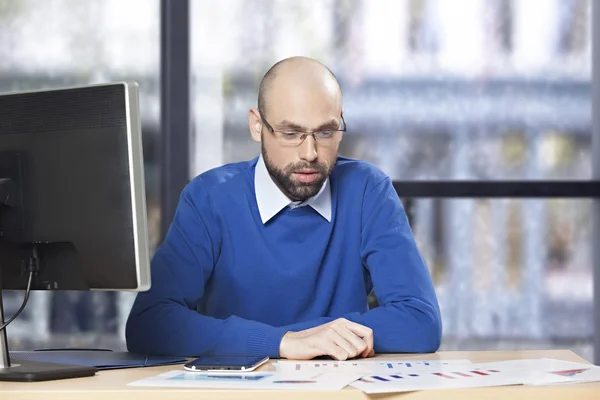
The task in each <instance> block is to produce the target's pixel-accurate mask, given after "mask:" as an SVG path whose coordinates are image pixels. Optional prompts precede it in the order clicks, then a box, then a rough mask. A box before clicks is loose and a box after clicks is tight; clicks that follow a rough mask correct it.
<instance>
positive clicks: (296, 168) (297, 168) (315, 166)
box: [286, 163, 327, 174]
mask: <svg viewBox="0 0 600 400" xmlns="http://www.w3.org/2000/svg"><path fill="white" fill-rule="evenodd" d="M303 169H314V170H315V171H318V172H321V173H323V174H324V173H326V172H327V166H326V165H324V164H321V163H314V164H307V163H296V164H291V165H288V166H287V168H286V170H287V171H288V173H291V172H296V171H300V170H303Z"/></svg>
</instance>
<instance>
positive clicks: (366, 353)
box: [360, 348, 375, 358]
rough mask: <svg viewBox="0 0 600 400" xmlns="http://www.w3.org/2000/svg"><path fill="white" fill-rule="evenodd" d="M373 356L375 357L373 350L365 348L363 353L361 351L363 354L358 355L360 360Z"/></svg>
mask: <svg viewBox="0 0 600 400" xmlns="http://www.w3.org/2000/svg"><path fill="white" fill-rule="evenodd" d="M374 355H375V350H373V349H371V350H369V349H368V348H367V349H365V351H363V352H362V353H361V354H360V357H361V358H368V357H373V356H374Z"/></svg>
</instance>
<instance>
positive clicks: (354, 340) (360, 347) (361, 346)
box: [334, 326, 369, 357]
mask: <svg viewBox="0 0 600 400" xmlns="http://www.w3.org/2000/svg"><path fill="white" fill-rule="evenodd" d="M334 329H335V331H336V332H337V333H338V334H339V335H340V336H341V337H343V338H344V339H346V340H347V341H348V342H350V344H352V347H354V348H355V349H356V353H355V354H354V355H352V357H356V356H358V355H359V354H362V353H363V352H365V351H367V354H368V351H369V345H368V344H367V342H365V341H364V340H363V339H362V338H360V337H358V336H357V335H356V334H355V333H354V332H352V331H350V330H348V329H346V327H344V326H340V327H335V328H334Z"/></svg>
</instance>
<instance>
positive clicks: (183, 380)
mask: <svg viewBox="0 0 600 400" xmlns="http://www.w3.org/2000/svg"><path fill="white" fill-rule="evenodd" d="M311 372H312V373H306V372H305V373H297V372H296V373H282V372H271V371H267V372H247V373H239V372H237V373H222V372H219V373H203V372H188V371H181V370H179V371H169V372H166V373H164V374H161V375H157V376H153V377H149V378H144V379H140V380H137V381H134V382H131V383H129V384H128V385H130V386H155V387H184V388H194V389H198V388H205V389H278V390H283V389H285V390H287V389H290V390H340V389H343V388H344V387H346V386H348V385H349V384H350V383H352V382H354V381H356V380H357V379H359V378H360V377H361V376H363V375H364V374H362V373H345V374H339V373H321V372H315V371H311Z"/></svg>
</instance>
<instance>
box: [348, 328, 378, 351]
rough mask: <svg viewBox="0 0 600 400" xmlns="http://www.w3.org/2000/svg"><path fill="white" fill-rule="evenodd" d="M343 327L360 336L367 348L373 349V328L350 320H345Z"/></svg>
mask: <svg viewBox="0 0 600 400" xmlns="http://www.w3.org/2000/svg"><path fill="white" fill-rule="evenodd" d="M344 327H346V329H348V330H349V331H351V332H353V333H354V334H356V335H357V336H359V337H360V338H362V340H364V342H365V343H366V344H367V348H368V349H370V350H371V349H373V330H372V329H371V328H369V327H367V326H364V325H360V324H357V323H355V322H351V321H346V323H344Z"/></svg>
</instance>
